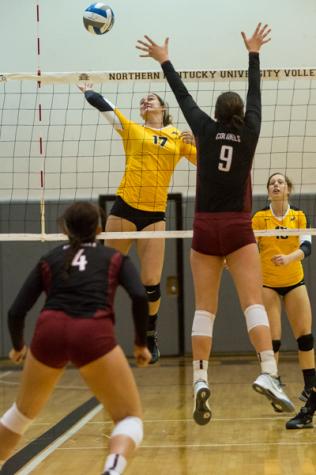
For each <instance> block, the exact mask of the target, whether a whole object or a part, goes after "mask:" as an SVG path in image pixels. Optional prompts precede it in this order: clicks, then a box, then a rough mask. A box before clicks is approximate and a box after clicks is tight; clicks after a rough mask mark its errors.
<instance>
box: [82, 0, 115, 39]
mask: <svg viewBox="0 0 316 475" xmlns="http://www.w3.org/2000/svg"><path fill="white" fill-rule="evenodd" d="M113 23H114V13H113V11H112V9H111V8H110V7H109V6H107V5H105V4H104V3H101V2H97V3H93V4H92V5H90V6H89V7H88V8H86V9H85V11H84V13H83V24H84V26H85V28H86V29H87V30H88V31H89V32H90V33H92V34H93V35H104V33H107V32H108V31H110V29H111V28H112V26H113Z"/></svg>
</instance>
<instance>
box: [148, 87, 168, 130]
mask: <svg viewBox="0 0 316 475" xmlns="http://www.w3.org/2000/svg"><path fill="white" fill-rule="evenodd" d="M152 94H153V95H154V96H156V97H157V99H158V101H159V102H160V105H161V106H162V107H164V111H163V117H162V123H163V126H164V127H165V126H166V125H170V124H172V116H171V115H170V114H169V104H168V102H166V101H164V100H163V99H162V97H160V96H158V94H156V93H155V92H153V93H152Z"/></svg>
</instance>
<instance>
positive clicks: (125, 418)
mask: <svg viewBox="0 0 316 475" xmlns="http://www.w3.org/2000/svg"><path fill="white" fill-rule="evenodd" d="M80 373H81V375H82V377H83V378H84V380H85V381H86V383H87V384H88V386H89V387H90V389H91V390H92V392H93V393H94V394H95V396H96V397H97V399H98V400H99V401H100V402H101V403H102V404H103V405H104V407H105V408H106V409H107V411H108V412H109V414H110V417H111V418H112V419H113V421H114V423H115V427H114V430H113V432H112V435H111V438H110V442H109V455H108V457H107V460H106V464H105V470H109V469H110V468H112V469H113V473H121V472H122V471H123V470H124V468H125V465H126V459H127V458H128V457H129V456H130V455H131V454H132V453H133V451H134V450H135V449H136V448H137V447H138V445H139V444H140V443H141V441H142V438H143V425H142V408H141V402H140V397H139V394H138V390H137V387H136V383H135V380H134V377H133V374H132V371H131V369H130V367H129V364H128V362H127V360H126V358H125V356H124V353H123V351H122V350H121V348H120V347H119V346H116V347H115V348H114V349H113V350H112V351H110V352H109V353H107V354H106V355H105V356H102V357H101V358H98V359H97V360H95V361H93V362H92V363H89V364H87V365H85V366H82V367H81V368H80Z"/></svg>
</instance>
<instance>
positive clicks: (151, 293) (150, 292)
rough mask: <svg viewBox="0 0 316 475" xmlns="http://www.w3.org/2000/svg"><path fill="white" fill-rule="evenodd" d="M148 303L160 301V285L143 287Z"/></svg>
mask: <svg viewBox="0 0 316 475" xmlns="http://www.w3.org/2000/svg"><path fill="white" fill-rule="evenodd" d="M144 287H145V291H146V295H147V297H148V300H149V302H157V300H159V299H160V296H161V292H160V283H159V284H157V285H144Z"/></svg>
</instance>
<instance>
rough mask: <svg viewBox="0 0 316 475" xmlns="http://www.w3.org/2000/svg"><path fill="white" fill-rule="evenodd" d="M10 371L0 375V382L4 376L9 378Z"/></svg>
mask: <svg viewBox="0 0 316 475" xmlns="http://www.w3.org/2000/svg"><path fill="white" fill-rule="evenodd" d="M11 373H12V371H6V372H5V373H0V381H1V379H2V378H5V377H6V376H9V374H11Z"/></svg>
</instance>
